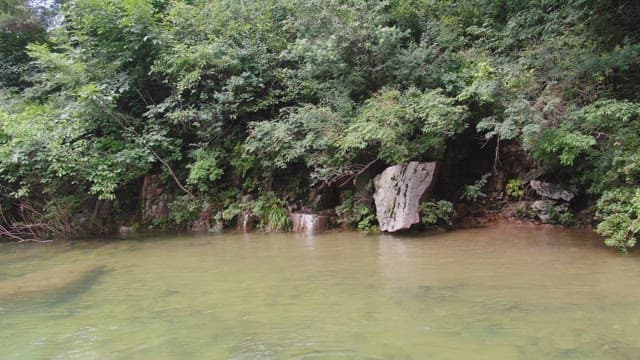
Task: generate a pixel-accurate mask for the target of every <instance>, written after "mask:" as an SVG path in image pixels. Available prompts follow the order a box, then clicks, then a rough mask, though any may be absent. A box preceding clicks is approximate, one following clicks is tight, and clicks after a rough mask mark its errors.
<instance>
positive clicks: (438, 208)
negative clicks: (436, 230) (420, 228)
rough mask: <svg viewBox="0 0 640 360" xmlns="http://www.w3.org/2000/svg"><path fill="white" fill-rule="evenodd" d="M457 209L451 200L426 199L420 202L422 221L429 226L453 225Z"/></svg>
mask: <svg viewBox="0 0 640 360" xmlns="http://www.w3.org/2000/svg"><path fill="white" fill-rule="evenodd" d="M455 214H456V211H455V210H454V208H453V204H452V203H451V202H449V201H445V200H439V201H426V202H423V203H422V204H420V221H421V222H422V224H423V225H424V226H426V227H427V228H433V227H437V226H451V225H453V217H454V216H455Z"/></svg>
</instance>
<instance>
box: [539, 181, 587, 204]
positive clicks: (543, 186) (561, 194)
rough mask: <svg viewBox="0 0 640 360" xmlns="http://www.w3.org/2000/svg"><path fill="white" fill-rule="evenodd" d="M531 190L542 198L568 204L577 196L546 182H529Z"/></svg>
mask: <svg viewBox="0 0 640 360" xmlns="http://www.w3.org/2000/svg"><path fill="white" fill-rule="evenodd" d="M529 185H531V188H532V189H533V190H534V191H535V192H536V193H537V194H538V195H540V196H542V197H544V198H547V199H553V200H564V201H566V202H570V201H571V200H573V198H574V197H575V196H576V194H574V193H572V192H571V191H569V190H567V189H565V188H563V187H562V186H560V185H557V184H552V183H548V182H544V181H538V180H531V181H530V182H529Z"/></svg>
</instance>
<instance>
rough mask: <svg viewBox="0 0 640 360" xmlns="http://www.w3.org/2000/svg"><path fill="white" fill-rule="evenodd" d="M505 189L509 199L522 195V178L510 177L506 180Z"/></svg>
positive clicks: (518, 197)
mask: <svg viewBox="0 0 640 360" xmlns="http://www.w3.org/2000/svg"><path fill="white" fill-rule="evenodd" d="M505 191H506V192H507V196H508V197H509V198H511V199H520V198H521V197H522V195H524V190H522V180H520V179H510V180H509V181H508V182H507V186H506V187H505Z"/></svg>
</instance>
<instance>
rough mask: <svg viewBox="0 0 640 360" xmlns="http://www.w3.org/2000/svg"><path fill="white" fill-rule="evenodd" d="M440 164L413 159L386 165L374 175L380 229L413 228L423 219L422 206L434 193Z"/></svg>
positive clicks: (388, 230) (392, 230)
mask: <svg viewBox="0 0 640 360" xmlns="http://www.w3.org/2000/svg"><path fill="white" fill-rule="evenodd" d="M438 169H439V164H438V163H437V162H426V163H421V162H416V161H412V162H409V163H406V164H402V165H394V166H391V167H388V168H386V169H385V170H384V171H383V172H382V173H381V174H379V175H378V176H376V177H375V178H374V180H373V181H374V186H375V193H374V194H373V198H374V200H375V203H376V211H377V216H378V223H379V224H380V230H382V231H387V232H394V231H398V230H403V229H409V228H410V227H411V226H412V225H414V224H417V223H419V222H420V214H418V207H419V206H420V202H421V201H422V200H425V199H426V198H427V197H428V196H429V195H430V194H431V192H432V190H433V187H434V185H435V180H436V176H437V172H438Z"/></svg>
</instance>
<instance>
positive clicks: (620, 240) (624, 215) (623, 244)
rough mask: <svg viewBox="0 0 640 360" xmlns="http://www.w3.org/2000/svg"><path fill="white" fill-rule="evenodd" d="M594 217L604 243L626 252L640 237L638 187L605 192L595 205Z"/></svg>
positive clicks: (639, 190)
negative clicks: (597, 221) (597, 222)
mask: <svg viewBox="0 0 640 360" xmlns="http://www.w3.org/2000/svg"><path fill="white" fill-rule="evenodd" d="M596 219H597V220H599V221H600V223H599V224H598V227H597V229H596V232H597V233H598V234H600V235H602V236H603V237H604V243H605V244H607V245H608V246H612V247H616V248H618V249H619V250H620V251H622V252H627V249H629V248H632V247H634V246H635V245H636V243H637V241H638V238H639V237H640V188H635V189H631V188H627V189H616V190H611V191H607V192H605V193H604V194H603V195H602V197H601V198H600V200H599V201H598V203H597V205H596Z"/></svg>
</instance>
